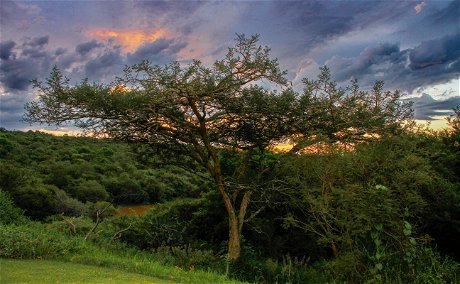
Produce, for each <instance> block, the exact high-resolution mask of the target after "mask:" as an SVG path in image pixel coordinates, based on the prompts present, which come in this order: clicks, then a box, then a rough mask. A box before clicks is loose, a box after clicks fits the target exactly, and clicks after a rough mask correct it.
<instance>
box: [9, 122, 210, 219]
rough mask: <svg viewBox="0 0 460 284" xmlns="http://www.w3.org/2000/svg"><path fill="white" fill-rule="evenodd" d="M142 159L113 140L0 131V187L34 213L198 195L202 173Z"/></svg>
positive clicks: (38, 215)
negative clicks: (195, 173) (154, 165)
mask: <svg viewBox="0 0 460 284" xmlns="http://www.w3.org/2000/svg"><path fill="white" fill-rule="evenodd" d="M154 158H155V157H150V159H151V160H153V159H154ZM146 163H147V161H145V160H142V154H140V153H138V152H135V151H133V148H131V147H130V146H128V145H126V144H123V143H117V142H114V141H113V140H104V139H93V138H84V137H79V138H77V137H70V136H63V137H56V136H52V135H49V134H45V133H40V132H38V131H37V132H33V131H29V132H27V133H24V132H14V131H6V130H2V131H0V188H1V189H2V190H4V191H7V192H8V193H9V194H10V195H11V196H12V198H13V199H14V201H15V203H16V204H17V205H18V206H19V207H21V208H23V209H24V210H25V213H26V215H28V216H30V217H31V218H33V219H38V220H43V219H44V218H45V217H47V216H50V215H54V214H61V213H63V214H65V215H68V216H80V215H82V214H84V213H85V212H86V211H87V210H88V207H91V206H93V207H94V205H95V204H98V207H101V206H104V204H106V203H112V204H114V205H132V204H152V203H158V202H164V201H167V200H171V199H173V198H176V197H198V196H199V194H200V192H203V191H204V190H206V187H207V185H206V183H205V182H203V180H202V179H201V178H199V177H198V176H196V175H192V174H190V173H188V172H187V171H185V170H182V169H181V168H178V167H174V166H166V165H165V166H161V167H160V166H159V167H156V168H152V167H151V166H150V165H149V164H146ZM149 163H150V164H152V163H153V161H150V162H149Z"/></svg>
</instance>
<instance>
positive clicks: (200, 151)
mask: <svg viewBox="0 0 460 284" xmlns="http://www.w3.org/2000/svg"><path fill="white" fill-rule="evenodd" d="M269 53H270V49H269V48H268V47H262V46H260V45H259V44H258V36H251V37H245V36H244V35H238V37H237V39H236V44H235V46H234V47H231V48H229V49H228V52H227V55H226V56H225V58H224V59H222V60H220V61H216V62H215V63H214V65H213V66H211V67H205V66H203V64H202V63H201V62H200V61H193V62H192V63H191V64H189V65H188V66H185V67H183V66H181V65H180V64H179V63H178V62H173V63H171V64H168V65H165V66H157V65H152V64H151V63H149V62H147V61H144V62H142V63H140V64H137V65H133V66H132V67H128V68H126V70H125V76H124V77H123V78H119V79H117V80H116V81H115V82H113V83H112V84H109V85H103V84H90V83H88V81H87V80H84V81H83V82H81V83H80V84H77V85H75V86H70V85H69V79H67V78H64V77H63V75H62V73H61V72H60V71H59V70H58V69H57V68H54V69H53V71H52V73H51V75H50V77H49V78H48V79H47V81H46V82H45V83H42V82H38V81H35V82H34V86H35V87H36V88H38V89H39V91H40V96H39V100H38V101H36V102H31V103H29V104H27V105H26V114H25V120H26V121H29V122H40V123H48V124H56V125H61V124H64V123H66V122H73V123H74V124H75V125H76V126H78V127H80V128H82V129H84V130H85V131H88V132H91V133H92V134H93V135H100V136H109V137H113V138H118V139H123V140H127V141H130V142H138V143H147V144H150V145H152V146H156V147H158V149H167V150H170V151H172V152H174V153H176V154H183V155H185V156H188V157H190V158H192V160H193V161H195V162H196V163H198V164H199V165H201V166H203V167H204V168H206V169H207V171H208V172H209V173H210V175H211V176H212V178H213V180H214V183H215V185H216V188H217V190H218V192H219V194H220V196H221V197H222V200H223V203H224V206H225V209H226V211H227V213H228V221H229V243H228V254H229V259H230V260H232V261H234V260H237V259H238V258H239V256H240V250H241V234H242V228H243V224H244V222H245V216H246V212H247V209H248V206H249V203H250V200H251V195H252V193H253V191H252V190H251V188H250V187H236V188H232V187H230V186H229V185H228V184H227V183H226V181H225V180H224V177H223V175H222V171H221V165H220V159H219V154H218V151H219V148H222V147H228V148H234V149H241V150H247V151H248V153H251V151H250V149H254V148H258V149H260V150H261V151H264V150H265V148H266V147H267V146H269V145H271V144H273V143H274V142H275V141H277V140H279V139H280V138H284V137H285V136H286V134H288V131H287V130H288V129H287V127H286V125H288V124H286V123H285V122H286V121H285V118H286V116H285V115H283V112H282V108H281V107H282V104H280V103H278V102H282V101H290V100H291V101H292V100H293V95H292V93H283V94H284V95H278V94H277V93H276V92H268V91H266V90H265V89H263V88H261V87H259V86H257V85H255V83H257V82H258V81H260V80H262V79H265V80H268V81H269V82H273V83H275V84H281V85H282V84H285V83H286V80H285V79H284V77H283V76H284V75H285V72H282V71H280V69H279V66H278V62H277V60H276V59H271V58H270V55H269ZM278 105H279V106H280V107H277V106H278ZM273 106H274V107H273ZM270 108H271V109H270ZM270 111H271V113H270Z"/></svg>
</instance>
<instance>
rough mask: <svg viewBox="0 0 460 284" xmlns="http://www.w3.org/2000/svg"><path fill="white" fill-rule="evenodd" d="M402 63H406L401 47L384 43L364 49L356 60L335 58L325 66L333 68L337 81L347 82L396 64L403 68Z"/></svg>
mask: <svg viewBox="0 0 460 284" xmlns="http://www.w3.org/2000/svg"><path fill="white" fill-rule="evenodd" d="M402 62H405V56H404V52H401V50H400V48H399V45H397V44H390V43H384V44H380V45H378V46H375V47H368V48H366V49H364V50H363V51H362V52H361V53H360V54H359V55H358V56H357V57H355V58H342V57H339V56H334V57H332V58H331V59H329V60H327V61H326V63H325V64H326V65H328V66H329V67H330V68H331V71H332V73H333V75H334V78H335V79H336V80H338V81H345V80H349V79H351V78H352V77H357V78H359V77H363V76H365V75H367V74H369V73H374V74H375V73H378V72H380V71H382V70H383V71H385V69H386V70H388V69H391V68H392V67H393V66H392V65H395V64H396V65H398V67H401V66H400V65H401V63H402Z"/></svg>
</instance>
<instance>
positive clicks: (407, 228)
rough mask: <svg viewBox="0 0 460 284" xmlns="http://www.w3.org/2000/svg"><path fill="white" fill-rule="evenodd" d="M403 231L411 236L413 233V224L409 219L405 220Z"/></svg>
mask: <svg viewBox="0 0 460 284" xmlns="http://www.w3.org/2000/svg"><path fill="white" fill-rule="evenodd" d="M403 232H404V236H410V235H411V234H412V226H411V224H409V222H407V221H404V229H403Z"/></svg>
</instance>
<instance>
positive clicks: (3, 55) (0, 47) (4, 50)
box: [0, 40, 16, 60]
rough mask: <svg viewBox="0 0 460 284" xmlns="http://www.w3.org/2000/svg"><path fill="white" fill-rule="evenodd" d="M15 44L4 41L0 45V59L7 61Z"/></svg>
mask: <svg viewBox="0 0 460 284" xmlns="http://www.w3.org/2000/svg"><path fill="white" fill-rule="evenodd" d="M15 45H16V43H15V42H14V41H11V40H10V41H6V42H2V43H0V59H3V60H7V59H8V58H10V56H11V55H13V53H12V51H13V48H14V46H15Z"/></svg>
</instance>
